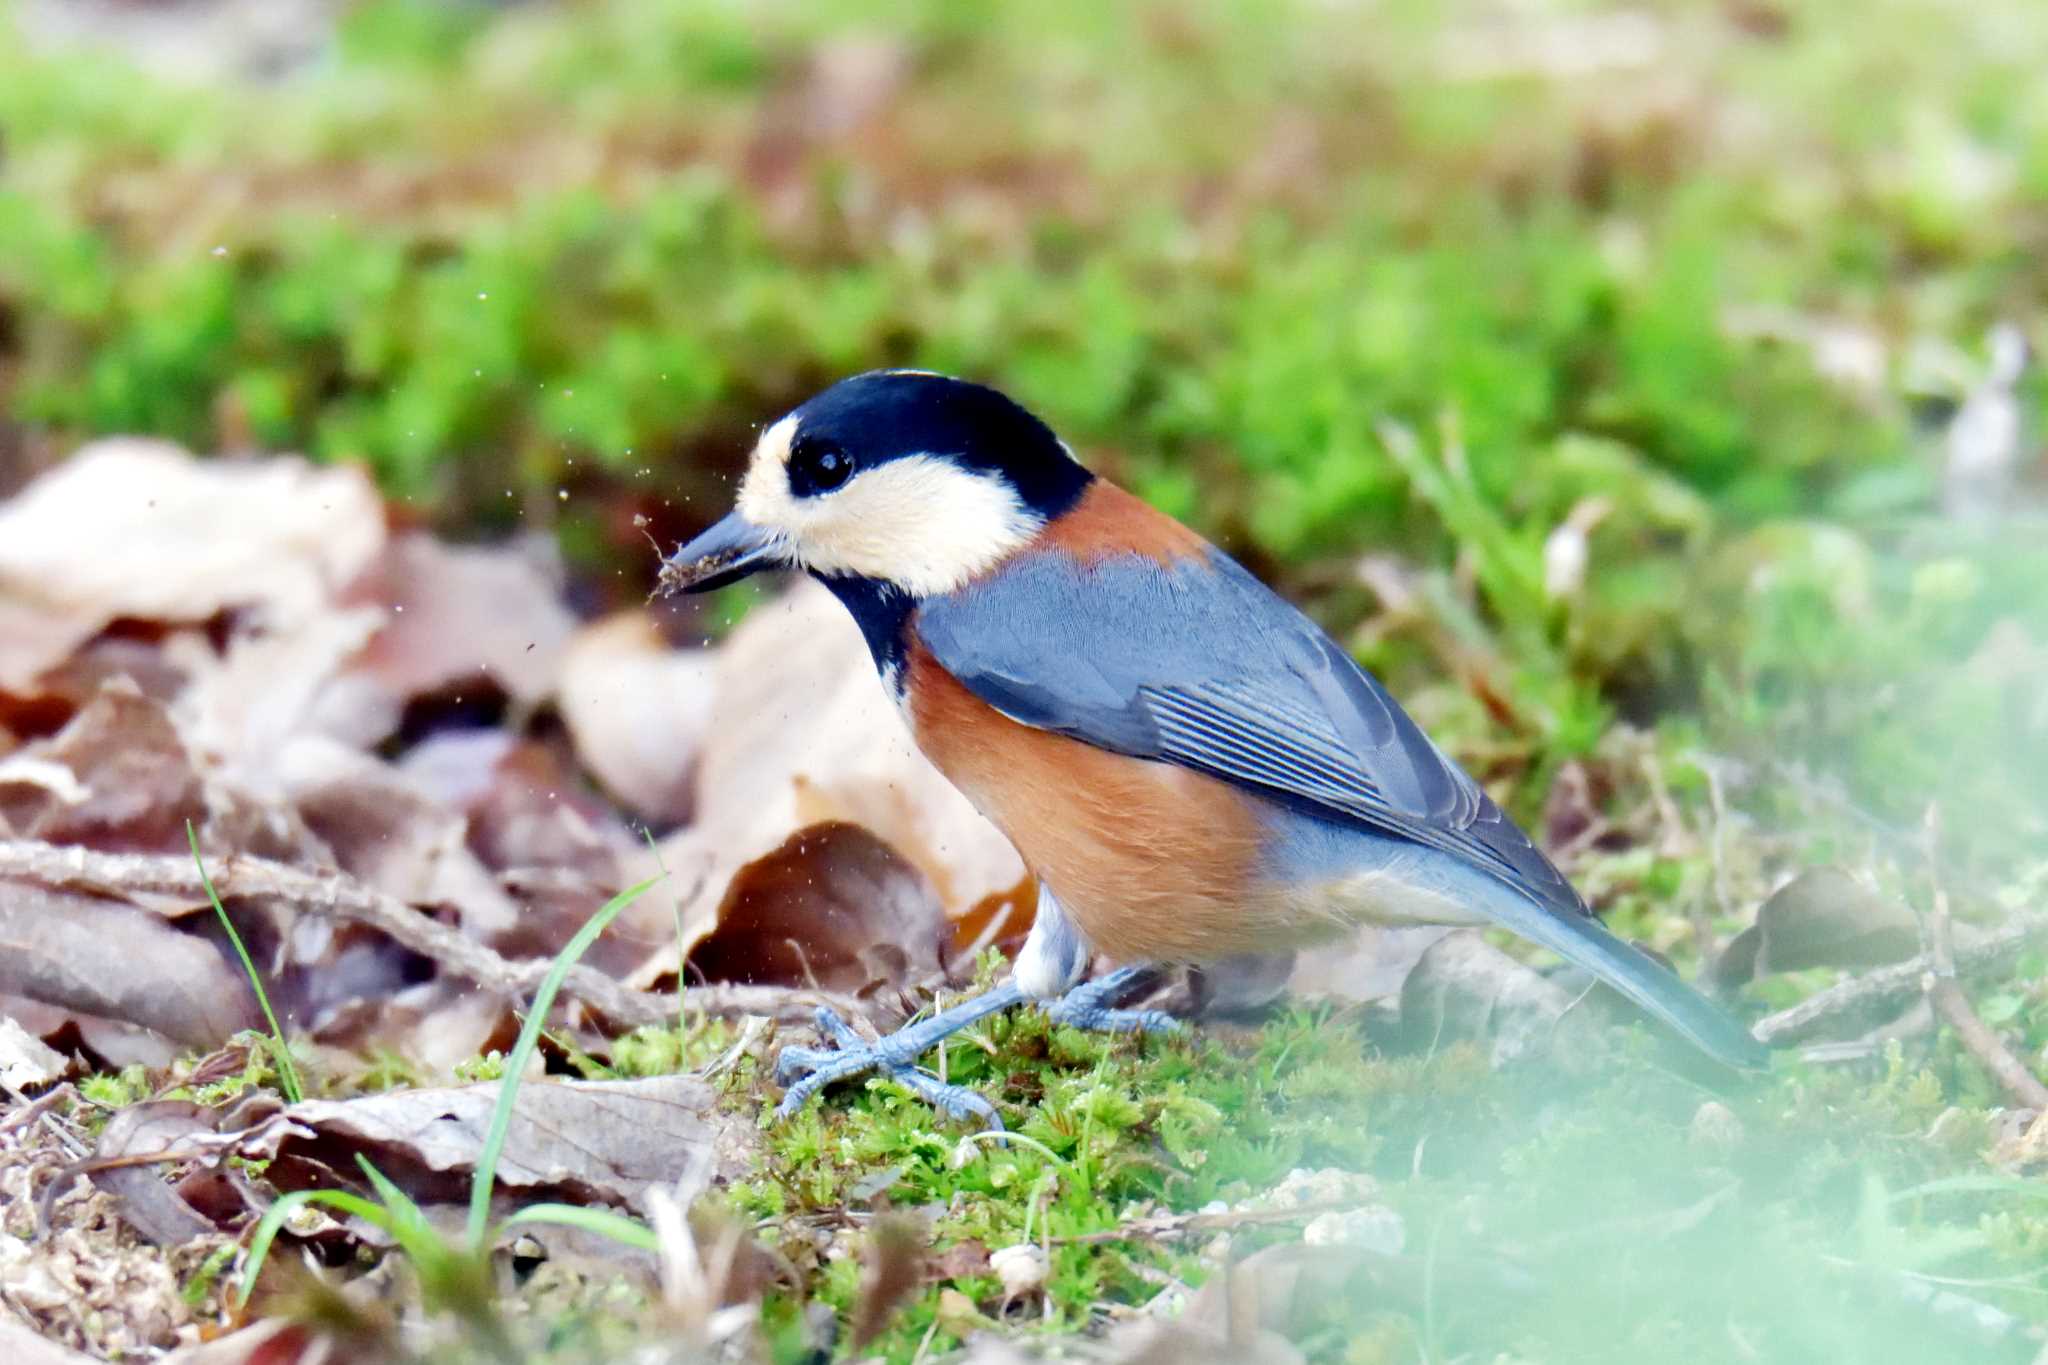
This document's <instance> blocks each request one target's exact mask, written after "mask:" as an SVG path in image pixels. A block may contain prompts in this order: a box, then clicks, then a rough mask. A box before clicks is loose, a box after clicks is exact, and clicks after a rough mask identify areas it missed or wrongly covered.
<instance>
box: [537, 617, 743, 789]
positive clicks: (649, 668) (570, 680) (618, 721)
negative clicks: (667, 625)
mask: <svg viewBox="0 0 2048 1365" xmlns="http://www.w3.org/2000/svg"><path fill="white" fill-rule="evenodd" d="M715 669H716V664H715V663H714V662H713V659H712V656H711V654H710V653H709V652H708V651H705V650H688V649H672V648H670V647H669V645H668V643H667V641H665V640H664V639H663V638H662V636H661V632H660V631H659V630H658V629H656V628H655V624H654V621H653V619H652V618H651V617H650V616H648V614H647V613H646V612H643V611H633V612H622V613H620V614H618V615H616V616H610V617H607V618H605V619H604V620H602V621H597V622H593V623H592V624H590V625H587V626H585V627H583V629H581V630H579V631H578V632H577V633H576V635H575V637H574V638H573V639H571V640H570V641H569V645H568V648H567V649H566V650H565V651H564V652H563V655H562V667H561V680H560V684H559V686H558V688H557V692H556V704H557V705H558V706H560V708H561V711H562V720H563V721H564V723H566V724H567V725H568V727H569V734H570V736H571V738H573V739H574V740H575V742H576V756H577V757H578V758H579V759H581V760H582V762H583V766H584V767H586V768H588V769H589V770H590V772H591V774H592V775H593V776H594V777H596V778H597V780H598V781H599V782H600V783H602V784H603V786H604V788H605V790H606V791H608V792H610V793H611V794H612V795H613V796H615V797H617V798H618V799H619V801H620V802H621V803H622V804H624V805H625V807H626V808H627V809H628V810H630V811H632V812H633V813H634V814H635V815H638V816H640V817H641V818H643V819H647V820H652V821H654V822H656V823H657V824H661V825H672V824H674V823H676V822H677V821H679V820H682V819H683V818H684V817H686V816H687V815H689V813H690V806H691V800H692V781H691V778H692V775H693V774H694V772H695V770H696V764H697V753H698V750H699V749H700V748H701V747H702V746H703V743H704V738H705V734H706V732H707V731H708V729H709V727H710V724H711V695H712V681H711V680H712V675H713V673H714V671H715Z"/></svg>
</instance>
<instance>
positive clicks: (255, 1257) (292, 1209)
mask: <svg viewBox="0 0 2048 1365" xmlns="http://www.w3.org/2000/svg"><path fill="white" fill-rule="evenodd" d="M308 1204H325V1205H326V1206H327V1207H329V1208H332V1209H340V1210H341V1211H342V1212H343V1213H352V1214H354V1215H355V1216H356V1217H358V1218H360V1219H362V1220H363V1221H364V1222H366V1223H371V1224H374V1225H375V1226H377V1227H380V1228H382V1229H384V1231H386V1232H388V1233H390V1234H391V1235H392V1236H394V1237H395V1236H397V1235H398V1227H397V1220H396V1219H395V1218H394V1217H393V1215H392V1213H391V1210H389V1209H387V1208H385V1207H384V1206H383V1205H382V1204H379V1203H377V1202H376V1201H374V1200H370V1199H365V1198H363V1197H362V1196H361V1195H359V1194H351V1193H349V1192H348V1191H347V1190H293V1191H292V1192H291V1193H290V1194H285V1195H280V1196H278V1199H277V1202H276V1203H274V1204H272V1205H271V1206H270V1207H269V1208H267V1209H265V1210H264V1211H263V1220H262V1221H261V1222H259V1223H258V1224H256V1235H255V1236H253V1237H251V1238H250V1239H249V1264H248V1266H247V1268H245V1269H244V1270H243V1271H242V1287H241V1289H240V1290H239V1291H238V1292H237V1293H236V1295H235V1306H236V1307H238V1308H239V1307H242V1306H244V1305H246V1304H247V1303H248V1302H249V1294H250V1292H251V1291H252V1290H254V1289H255V1288H256V1277H257V1276H258V1275H260V1274H262V1273H263V1263H264V1261H266V1260H268V1259H269V1257H270V1244H271V1243H272V1242H274V1241H276V1240H277V1233H278V1229H280V1228H282V1227H283V1226H284V1224H285V1220H286V1219H287V1218H290V1217H291V1216H292V1215H293V1214H294V1213H296V1212H298V1210H300V1209H302V1208H304V1207H305V1206H306V1205H308Z"/></svg>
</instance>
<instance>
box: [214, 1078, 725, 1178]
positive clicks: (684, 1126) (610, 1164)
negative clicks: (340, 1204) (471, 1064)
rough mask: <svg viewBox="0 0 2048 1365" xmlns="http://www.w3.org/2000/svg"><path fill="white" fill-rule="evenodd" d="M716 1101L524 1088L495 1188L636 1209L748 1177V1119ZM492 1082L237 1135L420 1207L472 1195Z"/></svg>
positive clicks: (704, 1090)
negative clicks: (380, 1176)
mask: <svg viewBox="0 0 2048 1365" xmlns="http://www.w3.org/2000/svg"><path fill="white" fill-rule="evenodd" d="M717 1098H718V1097H717V1093H716V1091H715V1089H714V1088H713V1087H712V1086H711V1085H710V1084H708V1083H707V1082H705V1081H703V1080H700V1079H698V1078H696V1077H693V1076H657V1077H653V1078H651V1079H648V1080H640V1081H543V1082H531V1081H530V1082H528V1083H527V1084H525V1085H523V1086H521V1087H520V1089H519V1095H518V1101H517V1104H516V1106H515V1108H514V1109H513V1114H512V1126H511V1129H510V1130H509V1132H508V1133H507V1134H506V1138H505V1147H504V1151H503V1154H502V1156H501V1157H500V1160H499V1165H498V1184H499V1187H500V1189H501V1190H503V1191H505V1192H506V1193H508V1194H511V1195H514V1196H516V1197H518V1198H520V1199H522V1200H524V1199H536V1198H548V1199H559V1200H564V1201H566V1202H570V1203H577V1204H599V1205H609V1206H620V1207H628V1208H636V1209H644V1208H645V1207H646V1198H647V1192H648V1190H649V1189H650V1188H652V1187H654V1186H657V1185H662V1186H672V1185H674V1184H675V1183H676V1182H677V1181H678V1180H680V1179H682V1178H683V1177H685V1176H686V1175H689V1174H690V1173H691V1172H692V1171H694V1170H697V1169H700V1168H701V1167H702V1166H703V1165H704V1164H705V1163H707V1162H708V1163H709V1165H710V1168H711V1169H712V1170H713V1171H715V1172H716V1173H717V1174H718V1175H719V1176H720V1177H721V1178H726V1179H730V1178H733V1177H736V1176H739V1175H743V1174H745V1173H746V1172H748V1171H749V1170H750V1169H751V1168H752V1162H753V1153H754V1148H755V1146H756V1144H757V1142H758V1140H759V1139H758V1137H757V1135H756V1131H755V1128H754V1124H753V1121H752V1119H751V1118H748V1117H738V1116H733V1115H731V1114H723V1113H720V1112H719V1109H718V1105H717ZM497 1099H498V1087H497V1086H496V1085H495V1084H485V1085H471V1086H459V1087H454V1088H450V1089H422V1090H393V1091H388V1092H385V1093H383V1094H377V1095H364V1096H361V1097H359V1098H356V1099H349V1100H307V1101H304V1102H302V1103H299V1104H294V1105H291V1106H289V1107H287V1108H286V1109H284V1110H283V1111H281V1112H280V1113H278V1114H276V1115H275V1116H273V1117H271V1118H269V1119H267V1120H265V1121H264V1122H262V1123H260V1124H258V1125H257V1126H256V1127H255V1128H253V1129H251V1130H250V1131H249V1132H247V1133H246V1134H244V1135H243V1136H242V1138H241V1140H240V1142H239V1143H238V1144H237V1149H236V1150H237V1151H238V1152H239V1153H240V1154H241V1155H243V1156H246V1157H250V1158H252V1159H270V1158H279V1157H293V1158H296V1159H297V1160H298V1161H300V1162H302V1163H311V1164H312V1168H315V1169H317V1168H320V1167H324V1168H326V1169H327V1170H328V1171H329V1172H331V1173H334V1174H335V1175H337V1176H340V1177H341V1178H342V1179H343V1180H344V1183H353V1182H354V1178H355V1177H354V1173H355V1171H356V1163H355V1157H356V1155H357V1154H358V1153H360V1154H362V1155H366V1156H368V1157H369V1158H370V1159H371V1160H372V1161H374V1162H375V1163H376V1164H377V1166H378V1168H379V1169H380V1170H382V1171H383V1172H384V1173H385V1174H386V1175H388V1176H389V1177H390V1178H391V1179H392V1180H394V1181H396V1182H398V1184H399V1185H400V1186H401V1187H402V1188H404V1189H405V1190H406V1192H407V1193H408V1194H410V1195H412V1196H413V1198H415V1199H416V1200H419V1201H420V1202H422V1203H454V1202H458V1201H460V1200H462V1199H464V1198H466V1197H467V1190H468V1182H469V1177H470V1173H471V1172H472V1171H473V1170H474V1169H475V1166H476V1161H477V1157H478V1155H479V1154H480V1153H481V1151H482V1150H483V1142H484V1134H485V1131H486V1129H487V1128H488V1127H489V1124H490V1117H491V1111H492V1109H493V1107H494V1106H495V1105H496V1104H497Z"/></svg>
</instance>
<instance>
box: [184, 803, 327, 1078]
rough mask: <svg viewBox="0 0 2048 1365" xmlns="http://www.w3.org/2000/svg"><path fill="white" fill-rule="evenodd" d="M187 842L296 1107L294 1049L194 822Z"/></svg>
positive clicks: (187, 828) (279, 1074) (188, 825)
mask: <svg viewBox="0 0 2048 1365" xmlns="http://www.w3.org/2000/svg"><path fill="white" fill-rule="evenodd" d="M185 842H187V843H188V844H190V845H191V846H192V862H193V864H194V865H195V866H197V867H198V869H199V884H200V885H201V886H203V887H205V888H206V898H207V899H208V900H209V901H212V902H213V913H214V914H216V915H219V916H220V923H221V927H222V928H223V929H226V930H227V931H228V942H230V943H232V944H234V945H235V952H236V954H237V955H238V956H240V957H241V959H242V970H243V971H244V972H246V973H247V974H248V977H249V984H250V985H251V986H252V987H254V988H255V991H256V1003H257V1004H259V1005H261V1006H262V1007H263V1018H264V1019H265V1020H266V1021H267V1022H268V1023H269V1024H270V1043H271V1048H272V1050H273V1051H274V1052H275V1053H276V1056H277V1083H278V1084H279V1085H280V1086H282V1087H283V1089H284V1097H285V1098H286V1099H287V1100H290V1101H291V1102H292V1103H293V1104H297V1103H298V1102H299V1101H300V1100H302V1099H304V1098H305V1097H306V1092H305V1089H304V1088H303V1087H302V1086H300V1084H299V1069H298V1067H297V1066H295V1065H294V1064H293V1063H292V1052H291V1048H289V1047H288V1046H286V1044H285V1041H284V1030H283V1029H281V1028H279V1027H278V1024H277V1014H276V1013H275V1012H274V1011H273V1010H272V1009H271V1008H270V995H269V993H268V992H266V991H265V990H264V989H263V977H262V976H261V975H260V974H259V973H258V972H257V970H256V964H255V962H254V961H252V960H251V959H250V957H249V950H248V949H247V948H245V947H243V946H242V936H241V935H240V934H238V933H236V932H235V922H234V921H233V920H231V919H229V918H228V910H227V907H226V906H224V905H222V904H221V903H220V895H219V893H217V892H216V891H215V890H214V889H213V878H211V877H209V876H207V875H206V860H205V859H203V858H201V857H200V856H199V832H198V831H197V830H195V829H193V828H192V822H191V821H190V820H187V821H186V822H185Z"/></svg>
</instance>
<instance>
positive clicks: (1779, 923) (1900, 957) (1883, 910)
mask: <svg viewBox="0 0 2048 1365" xmlns="http://www.w3.org/2000/svg"><path fill="white" fill-rule="evenodd" d="M1962 927H1963V926H1960V925H1959V926H1957V928H1959V929H1960V928H1962ZM1919 950H1920V922H1919V920H1918V919H1917V918H1915V916H1914V914H1913V912H1912V911H1911V910H1910V909H1908V908H1907V907H1906V906H1904V905H1902V904H1900V903H1899V902H1898V901H1896V900H1894V899H1893V898H1892V897H1890V896H1887V895H1885V894H1883V893H1882V892H1880V891H1878V890H1876V889H1875V888H1873V887H1870V886H1867V885H1865V884H1864V883H1862V882H1860V881H1858V880H1857V879H1856V878H1854V877H1852V876H1850V875H1849V874H1848V873H1846V872H1844V871H1842V870H1841V869H1839V868H1833V867H1810V868H1807V869H1806V870H1805V871H1803V872H1801V873H1800V874H1799V875H1798V876H1796V877H1794V878H1793V879H1792V880H1791V881H1789V882H1787V883H1785V885H1783V886H1781V887H1779V888H1778V889H1777V890H1776V891H1774V892H1772V893H1771V897H1770V899H1769V900H1766V901H1765V902H1764V903H1763V906H1762V908H1761V909H1759V910H1758V911H1757V915H1756V923H1754V924H1752V925H1750V926H1749V927H1748V928H1746V929H1744V930H1743V931H1742V932H1741V933H1739V934H1737V935H1736V936H1735V938H1734V939H1733V940H1731V941H1730V942H1729V944H1728V946H1727V948H1726V949H1724V950H1723V951H1722V953H1721V956H1720V958H1719V959H1718V960H1717V961H1716V962H1715V963H1714V979H1715V980H1716V981H1718V982H1719V983H1720V984H1721V985H1722V987H1723V988H1731V987H1735V986H1739V985H1741V984H1743V983H1744V982H1746V981H1750V980H1752V979H1754V978H1756V977H1759V976H1767V975H1770V974H1771V973H1773V972H1791V971H1798V970H1801V969H1802V968H1806V967H1881V966H1884V965H1885V964H1886V963H1891V962H1903V961H1904V960H1905V959H1907V958H1909V957H1911V956H1913V954H1914V953H1916V952H1918V951H1919Z"/></svg>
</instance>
